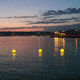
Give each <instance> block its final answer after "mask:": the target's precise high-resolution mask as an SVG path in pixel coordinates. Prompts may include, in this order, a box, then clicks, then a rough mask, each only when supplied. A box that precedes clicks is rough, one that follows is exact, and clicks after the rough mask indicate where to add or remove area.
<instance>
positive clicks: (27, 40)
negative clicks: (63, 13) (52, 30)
mask: <svg viewBox="0 0 80 80" xmlns="http://www.w3.org/2000/svg"><path fill="white" fill-rule="evenodd" d="M79 41H80V39H79V38H57V37H55V38H49V37H42V36H40V37H36V36H33V37H31V36H28V37H0V72H1V75H0V78H1V79H2V80H5V79H6V80H11V79H13V80H14V79H15V80H45V79H47V80H53V79H54V80H56V79H59V80H60V79H69V78H70V79H73V78H74V79H75V78H76V77H78V78H79V76H80V65H79V63H80V54H79V53H80V51H79V47H80V43H79ZM13 49H15V50H16V53H12V50H13ZM39 49H42V52H38V50H39ZM61 49H62V50H63V51H61Z"/></svg>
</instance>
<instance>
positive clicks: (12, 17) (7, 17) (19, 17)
mask: <svg viewBox="0 0 80 80" xmlns="http://www.w3.org/2000/svg"><path fill="white" fill-rule="evenodd" d="M37 17H38V16H13V17H11V16H10V17H0V18H37Z"/></svg>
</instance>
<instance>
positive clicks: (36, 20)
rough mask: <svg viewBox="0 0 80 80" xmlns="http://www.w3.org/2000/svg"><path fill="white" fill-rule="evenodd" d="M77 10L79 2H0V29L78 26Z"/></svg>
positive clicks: (79, 22)
mask: <svg viewBox="0 0 80 80" xmlns="http://www.w3.org/2000/svg"><path fill="white" fill-rule="evenodd" d="M68 8H70V9H68ZM73 8H75V9H76V10H75V9H73ZM79 8H80V0H1V1H0V28H5V27H8V28H12V27H35V26H36V27H43V28H44V27H48V28H49V26H53V27H54V26H65V25H74V24H80V9H79ZM54 11H55V12H54ZM60 11H63V12H60Z"/></svg>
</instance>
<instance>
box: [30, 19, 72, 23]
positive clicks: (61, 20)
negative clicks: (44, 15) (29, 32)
mask: <svg viewBox="0 0 80 80" xmlns="http://www.w3.org/2000/svg"><path fill="white" fill-rule="evenodd" d="M69 20H71V19H69V18H68V19H50V20H47V21H45V20H44V21H37V22H31V23H29V24H49V23H66V22H69Z"/></svg>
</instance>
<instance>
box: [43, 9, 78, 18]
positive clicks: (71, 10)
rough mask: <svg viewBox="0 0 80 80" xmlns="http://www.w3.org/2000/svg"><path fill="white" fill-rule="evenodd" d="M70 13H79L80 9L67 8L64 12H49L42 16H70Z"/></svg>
mask: <svg viewBox="0 0 80 80" xmlns="http://www.w3.org/2000/svg"><path fill="white" fill-rule="evenodd" d="M72 13H80V8H78V9H75V8H67V9H66V10H65V11H62V10H58V11H55V10H49V11H46V12H44V13H43V16H49V15H62V14H72Z"/></svg>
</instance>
